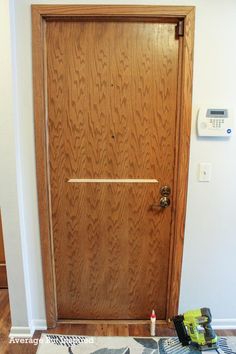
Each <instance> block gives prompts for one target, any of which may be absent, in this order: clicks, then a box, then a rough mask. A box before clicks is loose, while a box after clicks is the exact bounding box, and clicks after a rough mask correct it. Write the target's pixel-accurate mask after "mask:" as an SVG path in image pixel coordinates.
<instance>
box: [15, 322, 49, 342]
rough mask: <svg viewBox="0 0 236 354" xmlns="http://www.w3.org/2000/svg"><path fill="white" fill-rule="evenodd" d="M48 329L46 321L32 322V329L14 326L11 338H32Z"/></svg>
mask: <svg viewBox="0 0 236 354" xmlns="http://www.w3.org/2000/svg"><path fill="white" fill-rule="evenodd" d="M46 329H47V322H46V320H38V319H37V320H32V321H31V324H30V327H23V326H22V327H21V326H19V327H16V326H12V327H11V330H10V333H9V338H31V337H33V335H34V332H35V331H45V330H46Z"/></svg>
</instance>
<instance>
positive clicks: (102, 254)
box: [46, 21, 179, 319]
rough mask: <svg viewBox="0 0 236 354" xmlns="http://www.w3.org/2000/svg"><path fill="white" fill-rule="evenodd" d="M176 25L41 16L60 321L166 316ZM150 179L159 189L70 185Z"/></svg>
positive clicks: (115, 185)
mask: <svg viewBox="0 0 236 354" xmlns="http://www.w3.org/2000/svg"><path fill="white" fill-rule="evenodd" d="M175 30H176V24H163V23H133V22H132V23H130V22H128V23H126V22H100V21H99V22H94V21H93V22H91V21H86V22H85V21H83V22H78V21H74V22H68V21H50V22H49V23H48V24H47V30H46V42H47V65H48V66H47V87H48V130H49V161H50V190H51V205H52V227H53V244H54V262H55V275H56V293H57V310H58V318H59V319H63V318H77V319H84V318H85V319H86V318H87V319H92V318H96V319H144V318H147V317H148V315H149V312H150V311H151V309H152V308H155V309H156V310H157V311H158V316H159V319H164V318H165V317H166V299H167V285H168V269H169V252H170V225H171V207H170V208H168V209H166V210H159V211H158V212H154V211H152V209H151V206H152V204H153V203H155V202H158V198H159V197H160V194H159V190H160V187H161V186H162V185H163V184H167V185H169V186H170V187H171V189H173V179H174V169H173V166H174V147H175V134H176V129H175V125H176V124H175V122H176V106H177V77H178V47H179V42H178V40H177V39H176V36H175ZM68 177H69V178H81V179H86V178H90V179H99V178H112V179H114V180H116V179H122V178H130V179H132V178H134V179H141V178H143V179H154V178H157V179H158V181H159V185H149V184H134V183H130V184H129V185H124V184H121V183H119V181H118V182H117V183H116V184H112V185H111V183H109V182H108V183H106V184H103V185H101V184H99V183H98V182H94V183H93V184H85V185H84V184H71V183H70V184H69V183H68V182H67V181H68Z"/></svg>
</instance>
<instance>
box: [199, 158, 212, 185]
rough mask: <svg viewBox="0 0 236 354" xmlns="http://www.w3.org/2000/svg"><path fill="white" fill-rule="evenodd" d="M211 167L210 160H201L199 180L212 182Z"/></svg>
mask: <svg viewBox="0 0 236 354" xmlns="http://www.w3.org/2000/svg"><path fill="white" fill-rule="evenodd" d="M211 167H212V165H211V163H209V162H201V163H200V164H199V174H198V180H199V182H210V180H211Z"/></svg>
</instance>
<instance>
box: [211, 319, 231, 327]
mask: <svg viewBox="0 0 236 354" xmlns="http://www.w3.org/2000/svg"><path fill="white" fill-rule="evenodd" d="M212 327H213V328H214V329H236V318H225V319H215V320H213V321H212Z"/></svg>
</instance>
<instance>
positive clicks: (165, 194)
mask: <svg viewBox="0 0 236 354" xmlns="http://www.w3.org/2000/svg"><path fill="white" fill-rule="evenodd" d="M160 193H161V195H162V196H163V197H168V195H170V193H171V189H170V187H169V186H163V187H161V189H160Z"/></svg>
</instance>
